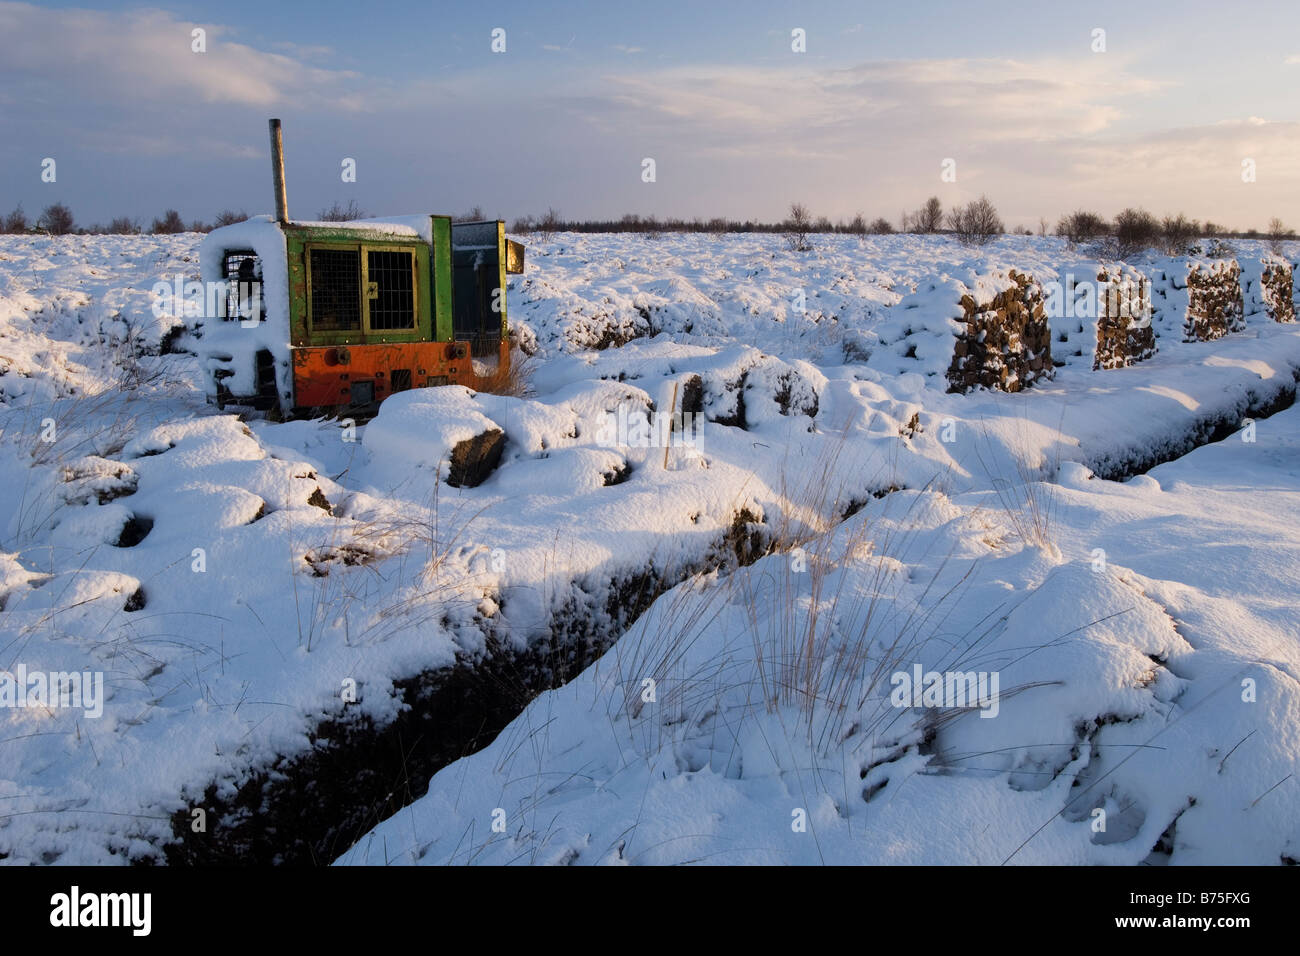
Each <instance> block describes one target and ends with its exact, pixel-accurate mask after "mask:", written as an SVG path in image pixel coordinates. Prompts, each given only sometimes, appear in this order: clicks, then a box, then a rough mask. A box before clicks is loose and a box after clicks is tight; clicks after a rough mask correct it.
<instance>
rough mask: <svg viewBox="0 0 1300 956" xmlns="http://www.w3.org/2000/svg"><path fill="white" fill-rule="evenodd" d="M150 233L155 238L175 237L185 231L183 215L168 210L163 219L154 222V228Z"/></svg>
mask: <svg viewBox="0 0 1300 956" xmlns="http://www.w3.org/2000/svg"><path fill="white" fill-rule="evenodd" d="M149 231H150V232H152V233H153V234H154V235H155V236H173V235H175V234H176V233H178V232H184V231H185V222H184V221H183V220H182V219H181V214H180V213H178V212H177V211H176V210H175V209H168V210H167V211H166V212H165V213H163V217H162V218H161V219H155V220H154V221H153V228H151V229H150V230H149Z"/></svg>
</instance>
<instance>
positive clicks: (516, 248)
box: [506, 239, 524, 275]
mask: <svg viewBox="0 0 1300 956" xmlns="http://www.w3.org/2000/svg"><path fill="white" fill-rule="evenodd" d="M523 271H524V245H523V243H522V242H515V241H514V240H513V239H507V240H506V272H508V273H509V274H510V275H519V274H520V273H522V272H523Z"/></svg>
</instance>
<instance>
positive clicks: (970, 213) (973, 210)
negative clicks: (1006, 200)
mask: <svg viewBox="0 0 1300 956" xmlns="http://www.w3.org/2000/svg"><path fill="white" fill-rule="evenodd" d="M948 227H949V228H950V229H952V231H953V232H955V233H956V234H957V238H958V239H959V240H960V241H961V242H962V244H963V245H968V246H982V245H985V244H986V243H987V242H989V240H991V239H992V238H993V237H994V236H996V235H999V234H1000V233H1002V232H1003V231H1005V228H1004V227H1003V225H1002V219H1001V218H1000V217H999V216H998V211H997V209H995V208H994V206H993V203H991V202H989V199H988V197H987V196H980V198H979V199H976V200H973V201H972V202H969V203H967V204H966V205H965V206H958V207H957V208H955V209H953V210H952V212H950V213H948Z"/></svg>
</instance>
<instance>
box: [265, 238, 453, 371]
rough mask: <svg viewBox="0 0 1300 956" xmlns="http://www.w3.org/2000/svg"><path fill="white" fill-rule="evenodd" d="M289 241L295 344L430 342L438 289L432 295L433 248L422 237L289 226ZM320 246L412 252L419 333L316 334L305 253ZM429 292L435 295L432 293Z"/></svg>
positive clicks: (291, 313) (292, 338)
mask: <svg viewBox="0 0 1300 956" xmlns="http://www.w3.org/2000/svg"><path fill="white" fill-rule="evenodd" d="M448 222H450V220H448ZM285 242H286V252H287V255H288V259H289V332H290V341H291V342H292V343H293V344H294V345H363V344H381V343H385V342H428V341H432V332H433V300H434V298H435V295H436V294H437V288H436V285H435V288H434V289H433V290H430V288H429V282H428V278H427V277H428V276H429V275H430V274H431V270H430V261H429V247H428V246H427V245H426V244H425V243H423V242H421V241H420V240H419V239H418V238H416V237H410V236H394V235H393V234H392V233H387V232H381V231H377V230H370V229H331V228H326V227H319V226H297V227H295V226H293V225H289V226H287V227H285ZM316 245H337V246H338V247H339V248H353V249H355V248H358V247H359V246H365V247H366V248H379V249H383V248H399V247H402V248H413V249H414V250H415V274H416V276H417V282H416V289H415V299H416V326H415V328H414V329H386V330H377V331H371V332H366V331H365V330H364V329H360V330H351V331H316V332H313V331H312V330H311V329H310V325H309V322H308V316H309V309H308V287H309V283H310V275H309V269H308V266H307V250H308V248H309V246H316ZM431 291H432V292H434V295H431V294H430V292H431Z"/></svg>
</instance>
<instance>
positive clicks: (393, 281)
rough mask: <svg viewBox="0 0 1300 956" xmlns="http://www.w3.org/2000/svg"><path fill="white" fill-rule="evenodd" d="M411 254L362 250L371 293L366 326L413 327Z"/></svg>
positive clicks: (382, 328)
mask: <svg viewBox="0 0 1300 956" xmlns="http://www.w3.org/2000/svg"><path fill="white" fill-rule="evenodd" d="M414 260H415V256H414V254H413V253H410V252H392V251H380V250H375V249H370V250H367V252H366V270H367V273H368V275H369V279H370V283H371V289H370V291H371V292H372V293H378V294H377V295H374V296H373V297H372V298H371V299H370V328H371V329H373V330H376V331H380V330H386V329H413V328H415V281H414V277H415V261H414Z"/></svg>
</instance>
